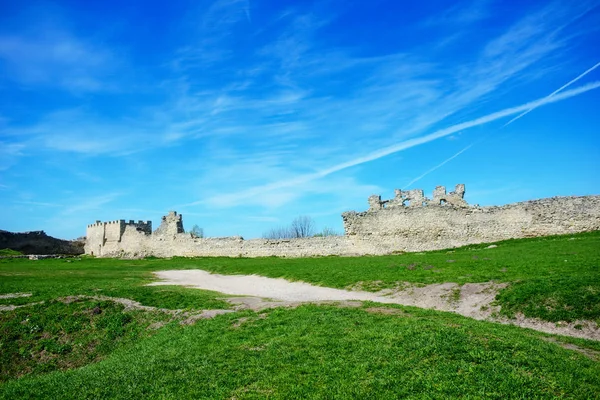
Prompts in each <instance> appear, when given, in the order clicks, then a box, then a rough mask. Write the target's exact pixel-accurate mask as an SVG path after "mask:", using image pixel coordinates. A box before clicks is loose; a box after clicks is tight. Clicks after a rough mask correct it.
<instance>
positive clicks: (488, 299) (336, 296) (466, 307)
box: [151, 270, 600, 340]
mask: <svg viewBox="0 0 600 400" xmlns="http://www.w3.org/2000/svg"><path fill="white" fill-rule="evenodd" d="M155 275H156V277H157V278H159V279H160V281H158V282H154V283H152V284H151V285H153V286H154V285H180V286H186V287H191V288H197V289H204V290H212V291H216V292H220V293H224V294H227V295H233V296H249V297H235V298H229V299H228V300H229V301H230V302H231V303H233V304H235V305H236V306H237V307H238V308H247V309H248V308H249V309H254V310H259V309H264V308H271V307H280V306H288V307H290V306H297V305H300V304H302V303H322V302H351V301H373V302H377V303H383V304H399V305H404V306H416V307H421V308H428V309H434V310H440V311H450V312H455V313H458V314H460V315H464V316H466V317H470V318H474V319H478V320H488V321H493V322H499V323H502V324H510V325H517V326H520V327H524V328H531V329H535V330H538V331H542V332H546V333H554V334H560V335H567V336H573V337H580V338H585V339H593V340H600V328H598V326H596V324H595V323H593V322H590V321H574V322H571V323H561V324H554V323H550V322H546V321H541V320H536V319H529V318H525V317H523V316H517V318H516V319H507V318H503V317H497V316H495V315H496V314H497V312H498V311H499V308H498V307H497V306H493V305H492V304H491V303H492V302H493V300H494V298H495V297H496V294H497V293H498V291H499V290H501V289H503V288H504V287H506V284H498V283H493V282H487V283H467V284H464V285H462V286H461V285H458V284H456V283H450V282H449V283H440V284H433V285H427V286H420V287H419V286H414V285H410V284H403V285H402V286H401V287H402V289H396V290H393V289H386V290H382V291H379V292H365V291H358V290H342V289H333V288H328V287H322V286H314V285H311V284H308V283H304V282H290V281H287V280H285V279H282V278H267V277H263V276H257V275H220V274H212V273H210V272H207V271H204V270H171V271H158V272H155ZM575 326H577V328H575Z"/></svg>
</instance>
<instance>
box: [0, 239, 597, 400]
mask: <svg viewBox="0 0 600 400" xmlns="http://www.w3.org/2000/svg"><path fill="white" fill-rule="evenodd" d="M496 245H497V247H494V248H487V247H488V246H489V244H486V245H475V246H467V247H463V248H459V249H452V250H443V251H435V252H426V253H407V254H400V255H393V256H378V257H321V258H307V259H280V258H274V257H269V258H255V259H245V258H193V259H190V258H173V259H168V260H167V259H156V258H150V259H143V260H115V259H94V258H87V257H82V258H80V259H77V258H71V259H46V260H28V259H1V260H0V310H2V307H4V309H3V310H2V311H0V398H19V399H22V398H52V399H56V398H61V399H67V398H123V399H129V398H142V397H144V398H177V399H182V398H214V399H233V398H235V399H256V398H272V399H278V398H297V399H310V398H340V399H342V398H344V399H345V398H383V399H388V398H403V397H407V398H455V397H467V398H557V397H559V398H561V397H564V398H600V357H599V355H600V342H596V341H590V340H583V339H573V338H567V337H560V336H552V335H548V334H543V333H539V332H535V331H531V330H527V329H521V328H518V327H513V326H504V325H499V324H494V323H490V322H482V321H475V320H471V319H468V318H465V317H461V316H459V315H455V314H452V313H444V312H436V311H429V310H422V309H418V308H414V307H401V306H390V305H385V306H384V305H381V304H374V303H370V304H368V303H365V304H363V306H362V307H358V308H347V307H336V306H332V305H328V306H316V305H305V306H302V307H299V308H296V309H284V308H278V309H272V310H264V311H260V312H252V311H239V312H235V313H229V314H224V315H219V316H217V317H215V318H213V319H205V320H199V321H197V322H196V323H194V324H191V325H182V324H181V323H180V322H181V320H182V318H183V317H181V316H178V315H173V314H169V313H165V312H161V311H144V310H134V311H125V310H124V306H123V305H121V304H118V303H115V302H112V301H107V300H100V299H92V298H77V299H76V298H73V297H72V296H76V295H87V296H98V295H102V296H110V297H119V298H126V299H131V300H135V301H138V302H140V303H142V304H143V305H146V306H153V307H160V308H165V309H172V310H174V309H182V310H186V311H187V312H188V313H193V312H194V311H197V310H207V309H228V308H230V306H229V304H228V303H227V302H226V301H225V300H224V298H225V296H224V295H222V294H220V293H215V292H209V291H202V290H197V289H188V288H182V287H176V286H144V285H146V284H147V283H150V282H152V281H154V280H155V278H154V277H153V275H152V272H153V271H156V270H166V269H196V268H198V269H204V270H208V271H213V272H217V273H222V274H258V275H263V276H268V277H283V278H286V279H289V280H300V281H305V282H309V283H313V284H317V285H322V286H329V287H334V288H350V287H355V288H356V287H360V288H362V289H363V290H380V289H383V288H390V287H396V286H398V285H399V284H402V283H403V282H409V283H413V284H430V283H442V282H456V283H459V284H463V283H467V282H489V281H495V282H506V283H509V286H508V287H507V288H506V289H504V290H502V291H501V292H500V293H499V294H498V296H497V299H496V301H497V303H498V304H500V305H501V307H502V311H501V312H502V313H503V314H505V315H506V316H509V317H510V316H512V315H514V314H515V313H523V314H524V315H526V316H529V317H536V318H541V319H544V320H547V321H552V322H558V321H574V320H578V319H585V320H591V321H595V322H596V323H597V324H600V232H590V233H583V234H577V235H565V236H554V237H546V238H534V239H520V240H509V241H504V242H498V243H496ZM15 293H27V294H29V293H30V294H31V296H28V297H12V298H3V296H2V295H6V294H15ZM32 303H36V304H34V305H31V304H32ZM25 304H30V305H28V306H26V307H22V308H16V309H12V310H9V309H8V308H7V306H9V305H25Z"/></svg>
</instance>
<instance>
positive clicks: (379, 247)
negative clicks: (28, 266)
mask: <svg viewBox="0 0 600 400" xmlns="http://www.w3.org/2000/svg"><path fill="white" fill-rule="evenodd" d="M464 196H465V185H464V184H458V185H456V187H455V189H454V191H453V192H450V193H447V192H446V188H445V187H443V186H438V187H436V188H435V190H434V191H433V195H432V197H431V199H430V198H427V197H426V196H425V195H424V193H423V190H420V189H414V190H407V191H403V190H398V189H397V190H395V196H394V198H393V199H390V200H381V196H379V195H373V196H370V197H369V198H368V204H369V209H368V210H367V211H363V212H356V211H348V212H345V213H343V214H342V219H343V223H344V232H345V235H344V236H329V237H311V238H300V239H250V240H244V239H243V238H242V237H239V236H233V237H223V238H196V237H193V235H191V234H190V233H185V231H184V228H183V217H182V215H181V214H178V213H177V212H175V211H171V212H169V214H168V215H166V216H164V217H162V221H161V224H160V226H159V227H158V229H156V230H155V231H154V232H152V222H151V221H146V222H144V221H138V222H134V221H132V220H130V221H129V222H128V223H127V222H125V220H116V221H111V222H100V221H96V223H94V224H90V225H88V227H87V240H86V245H85V252H86V254H90V255H95V256H98V257H145V256H156V257H171V256H189V257H194V256H226V257H262V256H280V257H311V256H328V255H338V256H359V255H382V254H393V253H399V252H411V251H426V250H438V249H444V248H451V247H459V246H464V245H467V244H475V243H487V242H495V241H499V240H504V239H513V238H525V237H536V236H547V235H557V234H567V233H576V232H584V231H593V230H599V229H600V196H580V197H552V198H547V199H540V200H532V201H526V202H521V203H514V204H508V205H505V206H493V207H479V206H478V205H469V204H468V203H467V202H466V201H465V200H464Z"/></svg>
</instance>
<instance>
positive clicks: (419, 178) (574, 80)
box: [404, 62, 600, 187]
mask: <svg viewBox="0 0 600 400" xmlns="http://www.w3.org/2000/svg"><path fill="white" fill-rule="evenodd" d="M598 67H600V62H598V63H596V65H594V66H593V67H591V68H589V69H587V70H586V71H585V72H583V73H582V74H580V75H579V76H578V77H576V78H575V79H572V80H570V81H569V82H567V83H566V84H564V85H562V86H561V87H559V88H558V89H556V90H555V91H554V92H552V93H550V94H549V95H548V96H546V97H544V99H551V98H552V97H554V96H555V95H557V94H558V93H560V92H562V91H563V90H564V89H566V88H568V87H569V86H571V85H572V84H574V83H575V82H577V81H578V80H580V79H581V78H583V77H584V76H586V75H587V74H589V73H590V72H592V71H593V70H595V69H596V68H598ZM538 107H540V105H537V106H534V107H531V108H529V109H527V110H525V111H523V112H522V113H521V114H519V115H517V116H516V117H514V118H513V119H511V120H510V121H508V122H507V123H506V124H504V125H502V126H501V127H500V129H502V128H505V127H507V126H508V125H510V124H512V123H513V122H515V121H516V120H518V119H519V118H521V117H524V116H525V115H527V114H529V113H530V112H532V111H533V110H535V109H536V108H538ZM487 136H489V134H488V135H486V136H484V137H483V138H481V139H480V140H477V141H475V142H473V143H471V144H470V145H468V146H467V147H465V148H464V149H462V150H460V151H459V152H458V153H456V154H454V155H453V156H451V157H450V158H448V159H446V160H445V161H443V162H441V163H440V164H438V165H436V166H435V167H433V168H431V169H430V170H428V171H427V172H425V173H424V174H422V175H420V176H418V177H417V178H415V179H413V180H412V181H410V182H409V183H407V184H406V185H404V187H408V186H410V185H412V184H413V183H415V182H418V181H420V180H421V179H422V178H424V177H425V176H427V175H429V174H430V173H432V172H433V171H435V170H436V169H438V168H440V167H442V166H443V165H444V164H446V163H447V162H449V161H451V160H453V159H455V158H456V157H458V156H459V155H461V154H462V153H464V152H465V151H467V150H468V149H470V148H471V147H473V145H475V144H477V143H480V142H482V141H483V140H484V139H485V137H487Z"/></svg>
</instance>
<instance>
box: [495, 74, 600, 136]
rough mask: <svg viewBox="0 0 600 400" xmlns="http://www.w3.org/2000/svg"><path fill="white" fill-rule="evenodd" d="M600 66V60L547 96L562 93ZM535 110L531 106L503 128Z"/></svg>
mask: <svg viewBox="0 0 600 400" xmlns="http://www.w3.org/2000/svg"><path fill="white" fill-rule="evenodd" d="M598 67H600V62H598V63H596V65H594V66H593V67H592V68H590V69H588V70H587V71H585V72H584V73H582V74H581V75H579V76H578V77H577V78H575V79H573V80H571V81H569V82H568V83H566V84H564V85H562V86H561V87H559V88H558V89H556V90H555V91H554V92H552V93H550V94H549V95H548V96H546V97H547V98H550V97H552V96H554V95H555V94H557V93H560V92H562V91H563V89H566V88H568V87H569V86H571V85H572V84H573V83H575V82H577V81H578V80H580V79H581V78H583V77H584V76H586V75H587V74H589V73H590V72H592V71H593V70H595V69H596V68H598ZM533 110H535V107H534V108H530V109H529V110H527V111H524V112H523V113H521V114H519V115H517V116H516V117H514V118H513V119H511V120H510V121H508V122H507V123H506V124H504V125H503V126H502V128H504V127H505V126H508V125H510V124H512V123H513V122H515V121H516V120H518V119H519V118H521V117H523V116H525V115H527V114H529V113H530V112H532V111H533Z"/></svg>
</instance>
